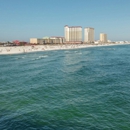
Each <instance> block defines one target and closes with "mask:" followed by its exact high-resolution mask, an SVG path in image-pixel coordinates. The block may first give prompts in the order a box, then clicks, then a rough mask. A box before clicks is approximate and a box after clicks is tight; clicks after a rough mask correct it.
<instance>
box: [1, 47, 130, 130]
mask: <svg viewBox="0 0 130 130" xmlns="http://www.w3.org/2000/svg"><path fill="white" fill-rule="evenodd" d="M0 130H130V45H121V46H108V47H94V48H85V49H75V50H59V51H45V52H35V53H29V54H18V55H3V56H0Z"/></svg>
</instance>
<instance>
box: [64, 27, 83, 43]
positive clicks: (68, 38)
mask: <svg viewBox="0 0 130 130" xmlns="http://www.w3.org/2000/svg"><path fill="white" fill-rule="evenodd" d="M64 31H65V42H66V43H71V42H72V43H73V42H82V27H81V26H72V27H69V26H67V25H66V26H65V27H64Z"/></svg>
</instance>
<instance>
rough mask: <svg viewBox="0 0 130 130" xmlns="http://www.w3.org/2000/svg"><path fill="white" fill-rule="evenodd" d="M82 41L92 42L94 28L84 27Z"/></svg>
mask: <svg viewBox="0 0 130 130" xmlns="http://www.w3.org/2000/svg"><path fill="white" fill-rule="evenodd" d="M84 42H85V43H94V28H90V27H88V28H85V29H84Z"/></svg>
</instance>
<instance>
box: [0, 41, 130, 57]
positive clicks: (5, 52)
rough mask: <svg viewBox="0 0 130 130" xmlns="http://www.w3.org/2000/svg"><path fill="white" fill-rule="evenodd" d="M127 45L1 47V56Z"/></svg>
mask: <svg viewBox="0 0 130 130" xmlns="http://www.w3.org/2000/svg"><path fill="white" fill-rule="evenodd" d="M127 44H130V43H124V44H98V45H88V44H63V45H32V46H31V45H30V46H9V47H0V55H8V54H20V53H30V52H38V51H50V50H64V49H78V48H88V47H100V46H113V45H127Z"/></svg>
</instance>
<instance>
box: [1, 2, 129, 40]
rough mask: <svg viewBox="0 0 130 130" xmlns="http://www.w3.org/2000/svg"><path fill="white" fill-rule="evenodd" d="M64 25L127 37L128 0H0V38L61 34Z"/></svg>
mask: <svg viewBox="0 0 130 130" xmlns="http://www.w3.org/2000/svg"><path fill="white" fill-rule="evenodd" d="M64 25H69V26H82V27H83V29H84V27H93V28H95V39H96V40H98V39H99V34H100V33H101V32H104V33H107V34H108V39H110V40H130V0H0V41H7V40H9V41H12V40H16V39H17V40H24V41H29V39H30V38H32V37H36V38H42V37H44V36H64Z"/></svg>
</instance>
